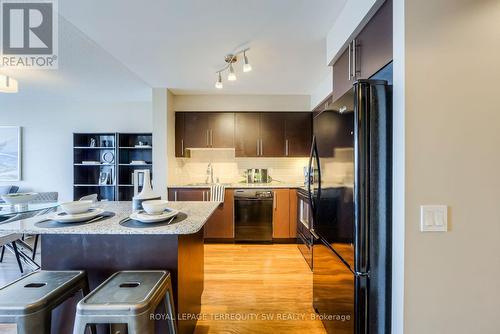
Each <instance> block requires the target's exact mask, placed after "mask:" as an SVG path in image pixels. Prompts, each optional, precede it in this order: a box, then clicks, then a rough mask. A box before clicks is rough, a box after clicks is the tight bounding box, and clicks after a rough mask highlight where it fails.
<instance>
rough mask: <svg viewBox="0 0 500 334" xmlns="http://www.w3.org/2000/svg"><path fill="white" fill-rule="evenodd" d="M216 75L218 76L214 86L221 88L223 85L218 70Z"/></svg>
mask: <svg viewBox="0 0 500 334" xmlns="http://www.w3.org/2000/svg"><path fill="white" fill-rule="evenodd" d="M218 75H219V77H218V79H217V82H216V83H215V88H217V89H222V87H224V86H223V85H222V76H221V74H220V72H219V73H218Z"/></svg>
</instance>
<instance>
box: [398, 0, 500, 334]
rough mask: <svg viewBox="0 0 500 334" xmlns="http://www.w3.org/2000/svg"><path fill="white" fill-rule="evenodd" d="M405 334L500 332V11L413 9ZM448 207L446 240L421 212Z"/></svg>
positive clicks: (446, 3)
mask: <svg viewBox="0 0 500 334" xmlns="http://www.w3.org/2000/svg"><path fill="white" fill-rule="evenodd" d="M405 6H406V10H405V15H406V19H405V29H406V36H405V38H406V59H405V62H406V66H405V71H406V79H405V86H406V87H405V89H406V93H405V96H406V113H405V117H406V129H405V131H406V226H405V230H406V231H405V235H406V238H405V276H404V277H405V290H404V294H405V305H404V313H405V316H404V321H405V323H404V331H405V333H406V334H421V333H426V334H440V333H454V334H462V333H463V334H470V333H481V334H496V333H499V331H500V317H499V311H500V284H499V277H500V205H499V201H500V176H499V175H500V173H499V168H498V166H499V165H500V111H499V100H498V85H497V82H496V79H497V78H500V66H499V65H498V59H499V57H498V55H499V53H500V35H499V31H500V30H499V22H500V2H499V1H495V0H480V1H478V0H476V1H474V0H461V1H457V0H435V1H426V2H425V5H424V4H423V3H422V2H421V1H411V0H406V1H405ZM422 204H447V205H449V231H448V232H447V233H443V232H441V233H421V232H420V231H419V206H420V205H422Z"/></svg>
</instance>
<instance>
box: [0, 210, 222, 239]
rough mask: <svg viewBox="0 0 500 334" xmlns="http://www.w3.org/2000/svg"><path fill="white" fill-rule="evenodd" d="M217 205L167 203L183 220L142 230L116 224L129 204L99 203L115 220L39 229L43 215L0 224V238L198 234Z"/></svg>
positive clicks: (53, 225) (54, 225)
mask: <svg viewBox="0 0 500 334" xmlns="http://www.w3.org/2000/svg"><path fill="white" fill-rule="evenodd" d="M219 205H220V202H170V204H169V207H170V208H173V209H176V210H179V211H180V212H181V213H184V214H185V215H186V216H187V217H186V218H185V219H184V220H182V221H180V222H179V223H173V224H171V225H163V226H154V224H153V225H151V227H149V225H148V226H147V227H144V228H134V227H125V226H122V225H120V224H119V222H120V221H121V220H122V219H124V218H126V217H128V216H129V215H130V214H131V213H132V202H99V203H98V205H97V207H99V208H102V209H104V210H105V211H110V212H114V213H115V216H114V217H111V218H108V219H104V220H102V221H97V222H95V223H89V224H82V223H75V224H60V223H57V224H56V223H50V227H41V225H43V226H47V225H45V224H41V223H40V224H38V222H40V221H41V220H43V219H44V218H46V217H47V215H40V216H35V217H32V218H28V219H22V220H17V221H13V222H10V223H4V224H2V223H0V234H3V233H26V234H156V235H158V234H194V233H196V232H198V231H200V230H201V228H202V227H203V225H205V223H206V222H207V220H208V219H209V218H210V216H211V215H212V214H213V213H214V211H215V210H216V209H217V207H218V206H219Z"/></svg>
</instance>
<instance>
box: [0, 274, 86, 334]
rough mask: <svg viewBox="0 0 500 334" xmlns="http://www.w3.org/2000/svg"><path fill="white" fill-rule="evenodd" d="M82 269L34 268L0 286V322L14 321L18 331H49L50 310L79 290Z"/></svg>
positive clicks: (83, 283) (82, 288)
mask: <svg viewBox="0 0 500 334" xmlns="http://www.w3.org/2000/svg"><path fill="white" fill-rule="evenodd" d="M88 290H89V289H88V284H87V277H86V275H85V272H84V271H45V270H42V271H36V272H33V273H31V274H29V275H26V276H24V277H21V278H19V279H18V280H16V281H14V282H12V283H10V284H8V285H6V286H4V287H2V288H0V323H16V325H17V332H18V333H19V334H32V333H38V334H42V333H43V334H50V331H51V328H50V324H51V314H52V310H53V309H54V308H56V307H57V306H58V305H59V304H61V303H62V302H64V301H65V300H67V299H68V298H70V297H72V296H73V295H74V294H75V293H76V292H78V291H81V292H82V294H83V295H85V294H86V293H88Z"/></svg>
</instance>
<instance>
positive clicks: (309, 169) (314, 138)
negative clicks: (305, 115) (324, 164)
mask: <svg viewBox="0 0 500 334" xmlns="http://www.w3.org/2000/svg"><path fill="white" fill-rule="evenodd" d="M315 147H316V136H313V140H312V143H311V153H310V154H309V164H308V166H307V176H308V179H307V197H309V205H310V206H311V211H312V216H313V217H314V216H315V212H316V208H315V205H314V201H313V198H312V192H311V169H312V159H313V155H314V151H315V150H314V148H315Z"/></svg>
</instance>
